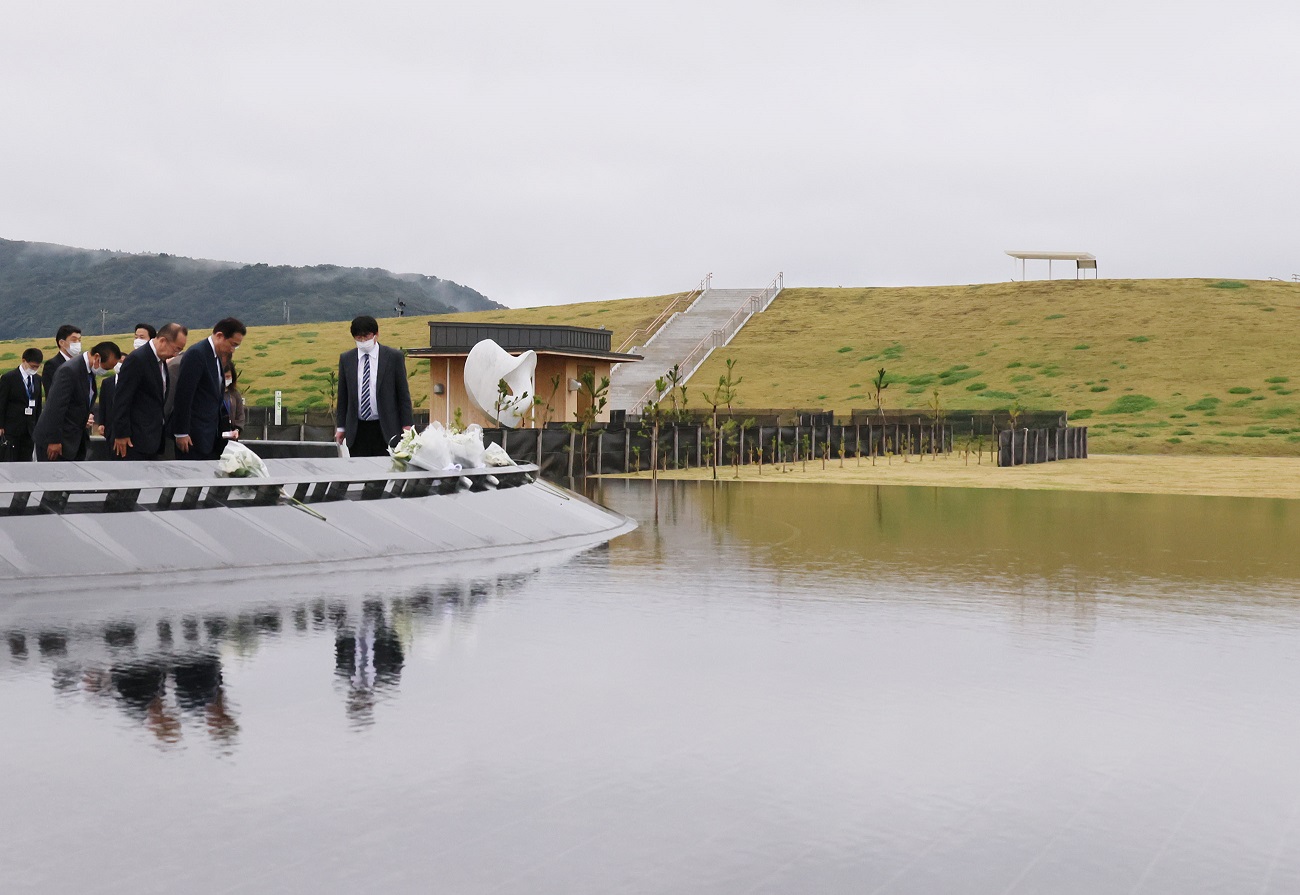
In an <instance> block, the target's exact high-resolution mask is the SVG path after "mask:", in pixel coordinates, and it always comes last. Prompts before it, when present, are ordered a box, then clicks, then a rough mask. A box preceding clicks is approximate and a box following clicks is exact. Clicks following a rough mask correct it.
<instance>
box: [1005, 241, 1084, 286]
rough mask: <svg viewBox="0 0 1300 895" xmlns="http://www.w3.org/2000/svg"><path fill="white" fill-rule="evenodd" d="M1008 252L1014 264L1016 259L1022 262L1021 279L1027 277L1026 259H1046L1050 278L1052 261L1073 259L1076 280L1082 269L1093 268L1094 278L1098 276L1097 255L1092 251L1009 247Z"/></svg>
mask: <svg viewBox="0 0 1300 895" xmlns="http://www.w3.org/2000/svg"><path fill="white" fill-rule="evenodd" d="M1007 254H1008V255H1010V256H1011V257H1012V259H1013V261H1012V264H1013V265H1014V263H1015V262H1016V261H1019V262H1020V279H1021V280H1024V279H1025V262H1026V261H1046V262H1047V278H1048V279H1049V280H1050V279H1051V278H1052V262H1053V261H1073V262H1074V278H1075V279H1076V280H1077V279H1079V271H1082V270H1091V271H1092V276H1093V279H1096V277H1097V256H1096V255H1094V254H1092V253H1091V252H1015V251H1011V250H1010V249H1008V250H1007ZM1013 270H1014V268H1013ZM1011 278H1012V279H1013V280H1014V279H1015V274H1014V273H1013V274H1012V277H1011Z"/></svg>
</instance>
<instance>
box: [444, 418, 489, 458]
mask: <svg viewBox="0 0 1300 895" xmlns="http://www.w3.org/2000/svg"><path fill="white" fill-rule="evenodd" d="M447 440H448V444H449V446H450V447H451V459H452V462H454V463H459V464H460V467H461V469H478V468H479V467H481V466H482V465H483V427H482V426H480V425H479V424H478V423H472V424H471V425H469V426H468V427H467V428H466V429H465V431H464V432H457V433H456V434H454V435H451V436H449V437H448V439H447Z"/></svg>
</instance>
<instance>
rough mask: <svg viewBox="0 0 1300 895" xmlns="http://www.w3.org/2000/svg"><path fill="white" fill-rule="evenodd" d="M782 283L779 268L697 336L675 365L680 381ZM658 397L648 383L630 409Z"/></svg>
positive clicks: (772, 296) (773, 295) (728, 338)
mask: <svg viewBox="0 0 1300 895" xmlns="http://www.w3.org/2000/svg"><path fill="white" fill-rule="evenodd" d="M784 286H785V273H784V272H783V271H778V272H777V274H776V276H775V277H773V278H772V282H770V283H768V284H767V287H766V288H764V289H762V290H760V291H758V292H755V293H754V294H753V295H751V296H750V297H749V298H747V299H745V300H744V301H743V302H741V304H740V307H738V308H736V312H735V313H734V314H732V315H731V316H730V317H728V318H727V322H726V323H724V324H722V326H721V327H719V328H718V329H715V330H713V332H711V333H709V334H708V335H707V336H705V337H704V338H703V339H700V341H699V342H698V343H697V344H696V346H695V347H694V348H692V349H691V350H690V353H688V354H687V355H686V357H685V358H683V359H682V360H681V362H680V363H678V365H677V367H678V369H679V370H680V371H681V374H682V381H683V382H685V381H686V380H688V379H690V378H691V375H692V374H694V373H695V371H696V370H698V369H699V368H700V367H701V366H702V365H703V364H704V361H705V360H706V359H707V358H708V356H709V355H710V354H712V353H713V351H714V349H715V348H721V347H722V346H723V345H726V344H727V343H728V342H730V341H731V340H732V338H733V337H734V336H735V335H736V333H738V332H740V328H741V327H743V326H744V325H745V324H746V323H748V322H749V318H750V317H753V316H754V315H755V314H757V313H759V312H761V311H766V310H767V309H768V307H769V306H770V305H771V304H772V302H773V300H775V299H776V296H777V294H778V293H779V292H780V291H781V290H782V288H784ZM697 355H698V358H697ZM658 397H659V392H658V389H656V388H655V387H654V386H653V385H652V386H650V388H649V389H648V390H647V391H646V393H645V394H644V395H642V396H641V399H640V400H639V401H637V402H636V403H635V404H633V405H632V408H631V410H632V412H633V413H641V412H642V410H644V409H645V405H646V403H647V402H649V401H653V400H655V399H656V398H658Z"/></svg>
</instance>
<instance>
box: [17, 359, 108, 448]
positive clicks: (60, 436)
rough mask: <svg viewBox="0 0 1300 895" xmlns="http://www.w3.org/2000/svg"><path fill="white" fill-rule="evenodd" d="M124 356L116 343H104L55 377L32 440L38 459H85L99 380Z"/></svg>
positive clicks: (65, 365) (64, 367)
mask: <svg viewBox="0 0 1300 895" xmlns="http://www.w3.org/2000/svg"><path fill="white" fill-rule="evenodd" d="M121 357H122V352H121V350H120V349H119V348H118V347H117V343H115V342H100V343H99V344H98V345H96V346H95V347H94V348H92V349H90V353H89V354H82V355H80V356H79V357H77V358H76V359H75V360H73V361H70V362H67V363H64V364H63V366H61V367H59V372H57V373H55V374H54V387H53V388H51V389H50V394H49V397H48V398H47V399H46V401H45V408H44V410H42V411H41V417H40V419H38V420H37V421H36V431H35V432H33V433H32V440H33V441H34V442H36V458H37V459H38V460H84V459H86V447H87V445H88V444H89V442H90V425H91V422H92V417H91V415H90V408H92V407H94V406H95V398H96V396H97V395H98V393H99V388H98V386H97V384H96V379H97V378H98V377H100V376H104V375H106V374H108V373H109V372H110V371H112V369H113V368H114V367H116V366H117V362H118V360H120V359H121Z"/></svg>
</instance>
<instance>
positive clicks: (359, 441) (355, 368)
mask: <svg viewBox="0 0 1300 895" xmlns="http://www.w3.org/2000/svg"><path fill="white" fill-rule="evenodd" d="M378 336H379V322H378V321H377V320H375V318H374V317H368V316H366V317H358V318H357V319H355V320H353V321H352V338H353V339H355V340H356V343H357V347H356V349H355V350H348V351H345V352H343V353H342V354H341V355H339V396H338V410H337V412H336V415H335V423H334V424H335V430H334V440H335V441H337V442H338V443H339V444H342V443H343V442H344V441H345V440H346V441H347V445H348V452H349V453H350V454H352V455H353V456H355V457H383V456H387V454H388V445H389V442H390V441H391V440H392V439H393V437H394V436H396V435H401V434H402V432H403V431H405V430H406V429H409V428H411V425H412V417H411V387H410V385H409V384H408V383H407V381H406V356H405V355H404V354H402V352H400V351H398V350H397V349H396V348H389V347H387V346H385V345H380V344H379V338H378Z"/></svg>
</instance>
